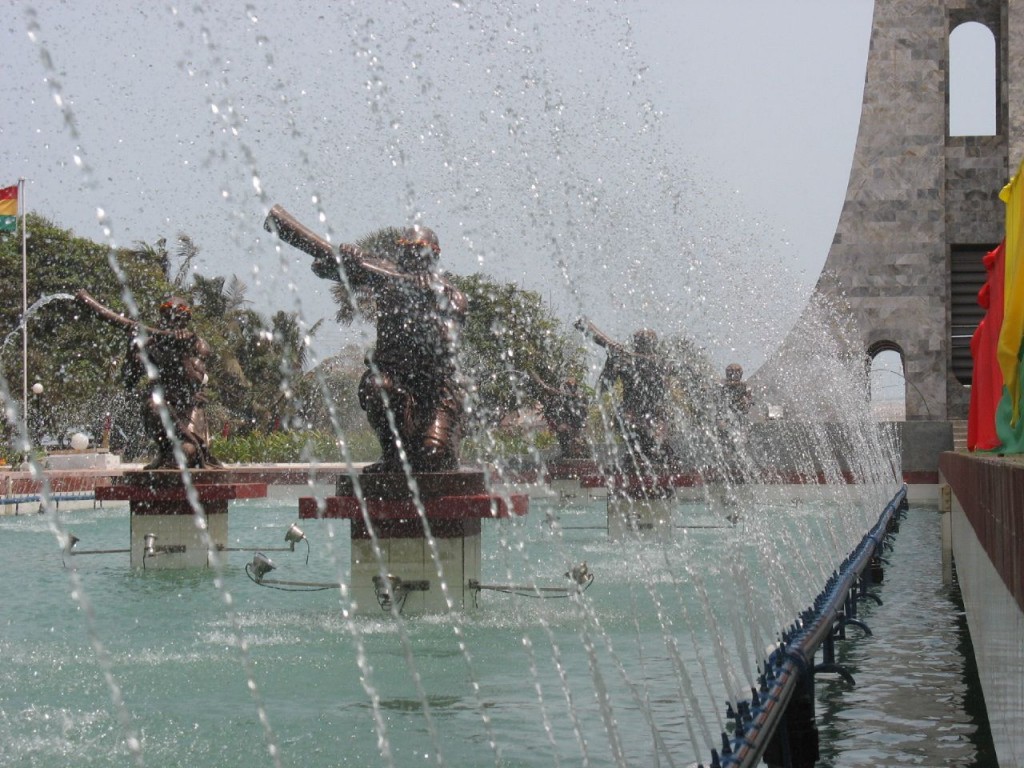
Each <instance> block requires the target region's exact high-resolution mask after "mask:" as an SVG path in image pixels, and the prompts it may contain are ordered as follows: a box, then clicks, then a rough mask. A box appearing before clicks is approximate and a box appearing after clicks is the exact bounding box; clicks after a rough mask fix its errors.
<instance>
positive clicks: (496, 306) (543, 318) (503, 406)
mask: <svg viewBox="0 0 1024 768" xmlns="http://www.w3.org/2000/svg"><path fill="white" fill-rule="evenodd" d="M449 279H451V281H452V282H453V283H454V284H455V285H456V286H457V287H458V289H459V290H460V291H462V292H463V293H464V294H465V295H466V297H467V298H468V300H469V315H468V317H467V320H466V327H465V331H464V333H463V337H462V345H461V369H462V371H463V373H464V374H465V375H466V377H467V379H468V380H469V381H470V382H472V386H473V398H472V400H473V413H474V417H475V418H474V423H473V424H472V425H471V426H475V427H484V428H488V427H494V426H496V425H498V424H499V423H501V421H502V419H503V418H504V417H505V416H507V415H508V414H509V413H511V412H514V411H517V410H519V409H520V408H523V407H525V406H531V405H533V404H534V403H535V402H536V401H537V400H539V399H540V393H539V392H538V391H537V386H536V384H535V383H534V382H533V381H532V380H531V378H530V376H529V374H530V373H531V372H532V373H534V374H536V375H537V376H538V377H540V378H541V379H542V380H543V381H545V382H547V383H548V384H550V385H552V386H558V385H560V384H561V383H562V382H563V381H565V379H566V378H568V377H570V376H571V377H575V378H576V379H577V380H580V381H582V379H583V375H584V373H585V371H586V368H585V362H584V359H585V358H584V350H583V348H582V347H581V346H580V345H579V344H578V343H577V342H576V341H574V339H573V338H572V337H571V336H569V335H567V333H566V332H565V330H564V329H563V326H562V324H561V323H560V322H559V320H558V319H557V318H556V317H555V316H554V315H553V314H552V313H551V310H550V309H549V308H548V307H547V306H545V304H544V302H543V300H542V299H541V297H540V294H538V293H536V292H534V291H527V290H523V289H522V288H520V287H518V286H517V285H515V284H513V283H504V284H501V283H498V282H496V281H495V280H493V279H492V278H490V277H488V276H486V275H482V274H474V275H470V276H468V277H460V276H457V275H451V276H449Z"/></svg>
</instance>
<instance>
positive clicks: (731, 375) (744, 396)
mask: <svg viewBox="0 0 1024 768" xmlns="http://www.w3.org/2000/svg"><path fill="white" fill-rule="evenodd" d="M722 390H723V398H724V401H725V406H726V407H727V408H728V409H729V411H731V412H732V413H734V414H737V415H739V416H743V415H745V414H747V413H748V412H749V411H750V406H751V405H752V404H753V401H754V396H753V395H752V394H751V392H750V386H749V385H748V384H747V383H746V382H745V381H743V366H742V365H740V364H739V363H729V365H727V366H725V382H724V383H723V384H722Z"/></svg>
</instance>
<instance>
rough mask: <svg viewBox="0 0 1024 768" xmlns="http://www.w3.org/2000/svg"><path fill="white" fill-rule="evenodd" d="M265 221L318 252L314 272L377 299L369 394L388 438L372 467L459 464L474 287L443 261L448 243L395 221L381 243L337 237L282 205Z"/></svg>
mask: <svg viewBox="0 0 1024 768" xmlns="http://www.w3.org/2000/svg"><path fill="white" fill-rule="evenodd" d="M264 227H265V228H266V229H267V230H268V231H270V232H275V233H276V234H277V236H278V237H279V238H280V239H281V240H282V241H283V242H285V243H287V244H288V245H291V246H294V247H295V248H298V249H300V250H302V251H305V252H306V253H308V254H310V255H311V256H312V257H313V265H312V266H313V272H314V273H315V274H316V275H317V276H318V277H322V278H325V279H328V280H334V281H337V282H339V283H341V284H343V285H344V286H345V287H346V289H347V290H348V291H350V292H351V293H352V294H354V296H352V298H353V299H356V300H359V299H363V300H365V299H366V298H367V297H369V299H371V300H372V305H373V312H374V315H375V318H376V323H377V343H376V346H375V348H374V349H373V350H372V351H371V352H370V353H368V354H367V356H366V367H367V369H366V372H365V373H364V374H363V378H362V380H361V381H360V383H359V403H360V405H361V406H362V408H363V410H364V411H366V417H367V420H368V421H369V422H370V426H371V427H372V428H373V430H374V432H375V433H376V435H377V439H378V440H379V441H380V447H381V458H380V461H378V462H376V463H375V464H372V465H370V466H368V467H366V468H365V469H364V470H363V471H364V472H403V471H404V468H403V461H402V458H403V457H402V454H403V453H404V455H405V459H406V460H407V461H408V464H409V466H410V468H411V470H412V471H413V472H439V471H445V470H452V469H457V468H458V465H459V443H460V440H461V428H462V415H463V407H462V400H463V391H462V387H461V386H460V385H459V383H458V381H457V377H456V365H455V353H456V344H457V343H458V338H459V333H460V331H461V329H462V326H463V325H464V323H465V318H466V312H467V310H468V302H467V300H466V297H465V296H464V295H463V294H462V293H461V292H460V291H459V290H458V289H457V288H455V286H454V285H452V283H451V282H449V281H448V280H447V279H446V278H445V277H444V276H443V275H442V274H441V273H439V272H437V271H436V270H435V267H436V264H437V258H438V254H439V253H440V251H441V248H440V246H439V244H438V240H437V236H436V235H435V234H434V232H433V231H432V230H430V229H428V228H427V227H423V226H413V227H408V228H406V229H401V230H399V229H388V230H383V231H382V232H381V233H378V234H377V235H376V236H374V237H373V238H372V239H373V241H374V242H375V243H376V244H375V245H374V246H373V250H372V251H371V250H368V249H365V248H362V247H360V246H358V245H349V244H346V243H342V244H340V245H337V246H335V245H332V244H331V243H329V242H327V241H326V240H324V239H323V238H321V237H319V236H318V235H316V234H315V233H313V232H312V231H311V230H310V229H308V228H307V227H305V226H304V225H302V224H301V223H299V222H298V221H297V220H296V219H295V218H294V217H293V216H291V214H289V213H288V212H287V211H285V210H284V209H283V208H281V207H280V206H277V205H275V206H274V207H273V208H272V209H271V210H270V214H269V215H268V216H267V219H266V222H265V223H264Z"/></svg>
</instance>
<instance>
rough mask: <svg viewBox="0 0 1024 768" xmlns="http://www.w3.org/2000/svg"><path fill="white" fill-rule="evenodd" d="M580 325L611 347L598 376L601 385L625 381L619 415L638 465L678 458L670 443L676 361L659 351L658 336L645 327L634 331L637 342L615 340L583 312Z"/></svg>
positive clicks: (613, 384) (594, 338)
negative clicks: (671, 391)
mask: <svg viewBox="0 0 1024 768" xmlns="http://www.w3.org/2000/svg"><path fill="white" fill-rule="evenodd" d="M576 328H578V329H579V330H581V331H583V332H584V333H585V334H587V335H588V336H589V337H590V338H591V339H593V340H594V342H595V343H597V344H598V345H600V346H602V347H604V348H605V349H606V350H608V358H607V360H606V361H605V365H604V369H603V370H602V371H601V376H600V377H599V378H598V391H606V390H608V389H611V388H612V387H613V386H615V383H616V382H620V383H621V384H622V400H621V403H620V405H619V408H618V414H619V419H620V421H621V423H622V426H623V432H624V436H625V438H626V443H627V446H628V448H629V450H630V454H631V456H632V458H633V460H634V463H635V464H636V465H637V467H638V468H639V467H643V466H649V465H651V464H655V465H663V464H666V463H668V462H670V461H671V460H672V458H673V453H672V448H671V446H670V445H669V444H668V433H669V426H670V424H669V409H668V391H669V383H670V376H671V373H672V366H671V365H669V364H668V363H666V361H665V360H663V359H662V357H661V356H660V355H659V354H658V348H657V347H658V336H657V334H656V333H655V332H654V331H651V330H647V329H643V330H639V331H637V332H636V333H634V334H633V348H632V349H628V348H626V347H625V346H624V345H623V344H620V343H619V342H617V341H614V340H612V339H611V338H610V337H608V336H607V335H605V334H604V333H602V332H601V331H599V330H598V329H597V328H596V327H595V326H594V324H593V323H591V322H590V321H588V320H586V319H585V318H581V319H579V320H577V321H576Z"/></svg>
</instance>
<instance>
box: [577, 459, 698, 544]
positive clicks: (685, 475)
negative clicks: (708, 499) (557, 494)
mask: <svg viewBox="0 0 1024 768" xmlns="http://www.w3.org/2000/svg"><path fill="white" fill-rule="evenodd" d="M702 482H703V480H702V478H701V476H700V475H698V474H696V473H693V472H669V471H666V472H664V473H662V474H651V475H633V474H614V475H592V476H589V477H583V478H580V485H581V486H582V487H584V488H596V487H600V486H604V487H605V488H607V491H608V537H609V538H610V539H611V540H612V541H621V540H622V539H624V538H626V537H629V536H638V535H639V536H659V537H662V536H670V535H671V534H672V528H673V524H672V514H673V511H674V510H675V507H676V505H677V499H676V496H677V494H678V493H679V492H681V491H682V490H683V489H692V488H695V487H697V486H699V485H701V483H702Z"/></svg>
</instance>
